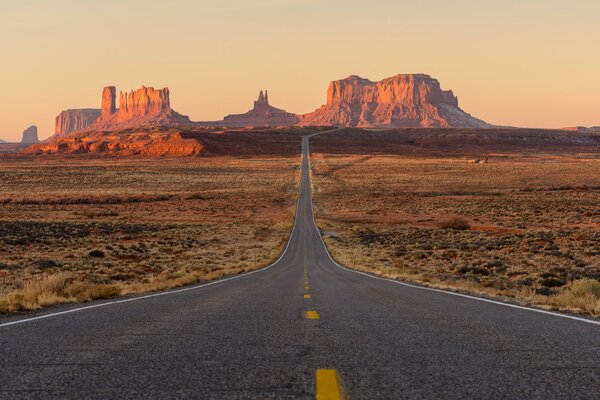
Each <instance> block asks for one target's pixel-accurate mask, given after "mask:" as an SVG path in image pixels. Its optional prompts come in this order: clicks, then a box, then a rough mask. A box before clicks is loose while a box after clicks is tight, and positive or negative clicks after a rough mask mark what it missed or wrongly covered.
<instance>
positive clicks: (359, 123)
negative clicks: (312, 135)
mask: <svg viewBox="0 0 600 400" xmlns="http://www.w3.org/2000/svg"><path fill="white" fill-rule="evenodd" d="M300 125H335V126H344V127H385V128H399V127H413V128H418V127H439V128H489V127H490V125H488V124H487V123H486V122H484V121H482V120H480V119H477V118H474V117H472V116H471V115H469V114H467V113H466V112H464V111H463V110H461V109H460V108H459V106H458V99H457V97H456V96H454V94H453V93H452V91H451V90H447V91H444V90H442V89H441V88H440V83H439V82H438V81H437V79H434V78H432V77H430V76H429V75H425V74H403V75H396V76H393V77H391V78H386V79H383V80H381V81H379V82H372V81H370V80H368V79H364V78H361V77H359V76H357V75H351V76H349V77H348V78H346V79H342V80H338V81H333V82H331V83H330V84H329V88H328V90H327V103H326V104H325V105H323V106H321V107H320V108H319V109H317V110H316V111H314V112H312V113H308V114H305V115H302V116H301V117H300Z"/></svg>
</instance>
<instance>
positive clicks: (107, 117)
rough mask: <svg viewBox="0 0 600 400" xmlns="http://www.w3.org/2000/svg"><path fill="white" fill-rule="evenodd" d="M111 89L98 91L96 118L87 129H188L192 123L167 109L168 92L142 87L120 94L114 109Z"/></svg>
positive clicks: (113, 97)
mask: <svg viewBox="0 0 600 400" xmlns="http://www.w3.org/2000/svg"><path fill="white" fill-rule="evenodd" d="M115 98H116V90H115V88H114V86H108V87H105V88H104V90H103V91H102V107H101V115H100V118H98V119H97V120H96V122H94V123H93V124H92V125H90V126H89V127H87V129H88V130H106V131H114V130H120V129H127V128H136V127H140V126H182V125H186V126H190V125H193V124H194V123H193V122H192V121H191V120H190V119H189V118H188V117H187V116H185V115H181V114H179V113H177V112H176V111H174V110H173V109H171V102H170V99H169V89H168V88H163V89H154V88H153V87H145V86H142V87H141V88H140V89H137V90H135V91H133V90H132V91H131V92H129V93H126V92H125V93H124V92H120V94H119V108H118V109H117V108H116V105H115V100H116V99H115Z"/></svg>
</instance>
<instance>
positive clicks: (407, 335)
mask: <svg viewBox="0 0 600 400" xmlns="http://www.w3.org/2000/svg"><path fill="white" fill-rule="evenodd" d="M307 143H308V142H307V139H305V140H304V141H303V154H304V157H303V163H302V176H301V183H300V189H299V198H298V205H297V213H296V220H295V224H294V228H293V231H292V234H291V237H290V241H289V243H288V247H287V249H286V250H285V252H284V254H283V255H282V257H281V258H280V259H279V260H278V261H277V262H276V263H275V264H273V265H272V266H270V267H267V268H266V269H263V270H260V271H257V272H254V273H249V274H246V275H239V276H236V277H234V278H233V279H225V280H221V281H217V282H216V283H209V284H204V285H198V286H193V287H187V288H184V289H183V290H174V291H170V292H165V293H161V294H159V295H156V294H153V295H151V296H141V297H136V298H132V299H125V301H121V300H117V301H115V300H113V301H105V302H98V303H91V307H90V304H88V305H83V306H82V305H71V306H67V307H62V308H59V309H58V310H59V311H58V312H57V311H56V310H54V311H45V312H40V313H37V314H33V315H32V316H25V317H24V316H18V317H11V318H8V319H4V320H3V321H2V322H3V323H2V324H1V325H0V398H3V399H21V398H23V399H25V398H26V399H29V398H40V399H110V398H114V399H130V398H131V399H153V398H156V399H175V398H200V399H204V398H206V399H248V398H258V399H270V398H274V399H275V398H276V399H296V398H306V399H310V398H315V396H316V395H317V398H322V399H325V398H336V396H337V395H343V396H346V398H350V399H403V398H405V399H419V398H436V399H437V398H448V399H453V398H456V399H458V398H482V399H483V398H485V399H493V398H518V399H525V398H539V399H541V398H543V399H549V398H564V399H579V398H581V399H585V398H587V399H598V398H599V397H600V325H599V324H598V323H597V322H586V320H578V319H571V318H569V317H563V316H559V315H552V314H547V313H542V312H537V311H531V310H528V309H520V308H513V307H508V306H504V305H501V304H496V303H492V302H486V301H481V300H478V299H475V298H469V297H461V296H457V295H453V294H447V293H444V292H440V291H433V290H428V289H424V288H420V287H412V286H406V285H403V284H398V283H396V282H393V281H388V280H382V279H377V278H373V277H370V276H366V275H364V274H360V273H357V272H353V271H349V270H346V269H344V268H342V267H340V266H338V265H336V264H335V263H334V262H333V261H332V260H331V259H330V257H329V255H328V253H327V251H326V249H325V247H324V245H323V242H322V240H321V237H320V234H319V231H318V230H317V228H316V227H315V225H314V222H313V213H312V204H311V189H310V181H309V179H310V178H309V174H308V170H309V165H308V163H309V160H308V157H307V154H308V144H307ZM82 307H83V309H82Z"/></svg>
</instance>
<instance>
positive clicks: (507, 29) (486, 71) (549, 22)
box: [0, 0, 600, 140]
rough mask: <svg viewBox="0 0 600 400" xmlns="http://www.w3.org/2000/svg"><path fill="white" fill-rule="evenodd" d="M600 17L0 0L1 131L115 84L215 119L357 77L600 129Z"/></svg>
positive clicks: (545, 5) (586, 11) (76, 104)
mask: <svg viewBox="0 0 600 400" xmlns="http://www.w3.org/2000/svg"><path fill="white" fill-rule="evenodd" d="M367 4H368V5H367ZM599 16H600V1H598V0H593V1H592V0H589V1H588V0H571V1H558V0H543V1H542V0H539V1H538V0H520V1H516V0H505V1H502V2H496V1H481V0H480V1H474V0H455V1H446V0H444V1H442V0H419V1H414V0H413V1H402V0H371V1H369V2H366V1H364V0H361V1H356V0H229V1H227V0H220V1H217V0H215V1H198V0H196V1H192V0H189V1H188V0H172V1H168V2H167V1H156V0H130V1H126V0H104V1H85V0H37V1H28V0H19V1H16V0H11V1H9V0H0V47H1V49H2V51H1V54H2V58H1V61H0V85H1V86H2V90H3V93H2V96H0V110H1V115H2V116H1V117H0V138H2V139H5V140H19V139H20V135H21V132H22V131H23V129H25V128H26V127H27V126H29V125H31V124H36V125H37V126H38V127H39V130H40V136H41V137H43V138H45V137H48V136H49V135H50V134H52V133H53V123H54V117H55V116H56V115H57V114H58V113H59V112H60V111H61V110H63V109H68V108H86V107H95V108H98V107H99V105H100V95H101V90H102V87H103V86H105V85H115V86H117V90H130V89H135V88H138V87H139V86H141V85H146V86H154V87H163V86H168V87H169V88H170V89H171V103H172V106H173V108H174V109H175V110H177V111H179V112H180V113H183V114H187V115H189V116H190V117H191V118H192V119H193V120H214V119H221V118H222V117H223V116H224V115H226V114H230V113H238V112H245V111H246V110H248V109H249V108H250V107H251V104H252V101H253V100H254V99H255V97H256V96H257V94H258V91H259V90H260V89H268V90H269V98H270V100H271V103H272V104H273V105H275V106H277V107H280V108H285V109H286V110H288V111H290V112H296V113H305V112H309V111H312V110H314V109H315V108H317V107H318V106H319V105H321V104H323V103H324V101H325V94H326V88H327V85H328V83H329V81H331V80H333V79H340V78H344V77H346V76H348V75H350V74H358V75H361V76H363V77H366V78H369V79H371V80H379V79H382V78H385V77H388V76H391V75H395V74H398V73H427V74H430V75H432V76H433V77H435V78H437V79H439V80H440V82H441V84H442V88H444V89H452V90H454V93H455V94H456V95H457V96H458V98H459V102H460V105H461V108H463V109H464V110H465V111H467V112H469V113H471V114H472V115H474V116H476V117H478V118H482V119H484V120H486V121H488V122H490V123H495V124H503V125H513V126H532V127H563V126H572V125H600V52H599V51H598V49H599V48H600V47H599V44H598V43H599V42H600V23H599V22H598V21H599V20H598V18H599Z"/></svg>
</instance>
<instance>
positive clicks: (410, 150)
mask: <svg viewBox="0 0 600 400" xmlns="http://www.w3.org/2000/svg"><path fill="white" fill-rule="evenodd" d="M311 133H317V134H316V135H314V136H312V137H311V139H310V144H311V166H312V169H311V176H312V183H313V191H314V193H313V195H314V199H313V202H314V207H315V213H316V219H317V225H318V226H319V228H320V229H321V231H322V234H323V236H324V240H325V242H326V244H327V246H328V248H329V250H330V252H331V253H332V255H333V257H334V258H335V259H336V260H337V261H338V262H340V263H342V264H344V265H346V266H348V267H350V268H355V269H359V270H363V271H366V272H369V273H373V274H377V275H381V276H385V277H388V278H392V279H400V280H404V281H409V282H415V283H417V284H422V285H428V286H433V287H437V288H443V289H448V290H454V291H461V292H466V293H473V294H476V295H482V296H491V297H494V298H501V299H503V300H504V301H511V302H516V303H519V304H526V305H534V306H538V307H544V308H548V309H556V310H562V311H570V312H574V313H584V314H588V315H594V316H598V315H600V283H599V281H600V211H599V208H598V204H599V203H600V147H599V145H600V140H597V139H598V138H597V137H596V136H594V135H592V136H590V135H587V136H581V137H579V136H577V135H576V134H565V133H561V132H538V131H533V130H530V131H524V130H519V131H514V130H513V131H511V130H509V131H506V130H500V131H493V130H492V131H490V130H488V131H480V130H449V129H430V130H425V129H420V130H413V129H399V130H392V131H389V130H388V131H384V130H363V129H355V128H347V129H338V130H335V131H328V130H327V128H320V129H314V130H307V129H306V128H305V129H304V130H301V131H298V130H297V129H293V128H290V129H287V130H286V129H282V130H279V131H278V136H277V137H278V138H279V139H278V141H277V142H276V143H277V144H276V145H274V144H273V143H275V142H273V141H270V140H269V137H270V136H269V135H272V134H273V133H272V132H266V133H265V132H261V131H260V130H254V131H253V133H252V134H254V135H255V136H254V139H252V138H253V137H252V136H251V135H250V134H249V133H248V132H226V133H225V134H224V133H222V132H216V133H213V132H205V131H199V133H194V132H191V133H185V135H187V136H181V137H183V138H184V139H183V140H184V142H182V143H185V146H186V147H178V149H179V148H183V149H185V154H187V155H189V154H194V156H187V157H160V156H157V154H155V153H153V154H147V153H143V152H142V153H138V154H136V153H135V152H131V150H130V149H129V148H128V147H127V146H126V145H122V146H121V147H119V148H118V149H117V150H115V149H109V148H107V149H106V151H104V152H103V153H101V154H100V155H98V154H91V155H90V154H87V153H86V154H77V151H79V150H78V149H81V148H83V147H81V146H80V145H79V144H78V145H76V146H73V147H72V149H74V151H73V152H71V153H70V154H66V155H65V154H63V155H60V154H52V151H50V152H49V155H43V154H42V155H40V154H36V155H25V156H5V157H3V158H2V159H0V175H1V177H0V178H1V179H0V193H1V195H0V313H11V312H23V311H27V310H32V309H37V308H40V307H44V306H50V305H53V304H57V303H67V302H75V301H89V300H95V299H101V298H109V297H114V296H119V295H130V294H133V293H140V292H145V291H155V290H164V289H168V288H172V287H176V286H182V285H187V284H193V283H197V282H201V281H206V280H211V279H218V278H220V277H223V276H226V275H231V274H238V273H242V272H246V271H250V270H253V269H257V268H261V267H264V266H266V265H268V264H270V263H271V262H273V261H274V260H275V259H276V258H277V257H278V256H279V255H280V253H281V251H282V249H283V247H284V246H285V243H286V240H287V237H288V235H289V232H290V229H291V226H292V223H293V216H294V207H295V201H296V192H297V185H298V178H299V165H300V137H301V136H302V135H306V134H311ZM140 134H144V135H146V134H147V133H143V132H142V133H139V132H122V133H121V135H122V136H121V137H127V135H140ZM154 134H155V135H158V136H157V137H163V136H161V135H163V134H162V133H160V132H158V133H156V132H155V133H154ZM174 134H177V135H180V134H179V133H173V132H172V131H166V133H164V135H167V136H168V137H172V135H174ZM195 135H196V136H195ZM198 135H199V136H198ZM227 135H243V137H244V138H245V139H244V140H245V142H244V143H245V144H246V145H245V146H244V151H243V152H241V151H240V148H239V143H240V142H239V141H238V140H227ZM249 135H250V136H249ZM100 137H101V136H99V138H100ZM178 137H179V136H178ZM237 137H242V136H237ZM271 137H272V136H271ZM524 138H525V139H524ZM95 140H100V139H95ZM122 140H124V141H125V142H126V140H125V139H122ZM153 140H154V139H153ZM160 140H162V139H160ZM160 140H159V142H158V143H162V142H161V141H160ZM178 140H180V139H178ZM194 141H195V142H194ZM191 142H193V143H196V142H197V143H200V144H199V145H198V144H194V145H193V146H192V145H191V144H190V143H191ZM86 143H92V142H86ZM96 143H98V142H96ZM236 143H237V145H236ZM269 143H271V144H270V145H269ZM161 146H162V145H161ZM190 146H191V147H190ZM232 146H233V147H232ZM252 146H255V148H254V150H252V149H253V148H252ZM96 148H98V147H96ZM156 148H158V149H162V148H163V147H160V146H158V147H156ZM189 148H193V149H197V148H200V149H201V150H202V151H200V152H198V154H196V151H195V150H194V151H193V152H191V153H189V154H188V153H187V149H189ZM295 149H297V151H296V150H295ZM123 151H128V152H129V153H128V156H127V157H122V154H121V153H122V152H123ZM115 152H116V153H115Z"/></svg>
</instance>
